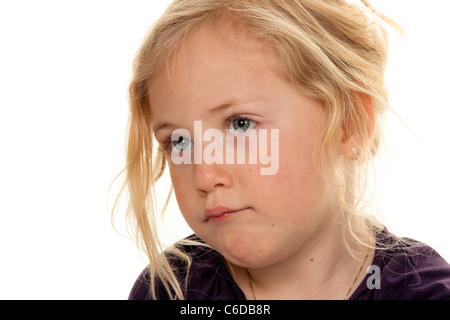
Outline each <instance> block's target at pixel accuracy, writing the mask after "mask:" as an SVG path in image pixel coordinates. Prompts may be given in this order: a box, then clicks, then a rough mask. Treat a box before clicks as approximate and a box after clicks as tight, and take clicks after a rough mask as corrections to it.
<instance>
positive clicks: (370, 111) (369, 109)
mask: <svg viewBox="0 0 450 320" xmlns="http://www.w3.org/2000/svg"><path fill="white" fill-rule="evenodd" d="M354 105H355V107H356V108H360V110H361V111H362V112H357V113H356V114H357V116H356V117H353V118H352V119H345V120H344V121H343V123H342V133H341V146H340V147H341V148H340V151H341V154H342V155H343V156H344V157H346V158H347V159H351V160H353V159H354V154H353V150H352V149H353V148H356V150H357V152H358V154H359V153H360V148H359V147H360V146H361V144H362V143H361V142H362V141H361V133H362V132H359V131H358V130H357V128H358V127H359V125H358V124H356V123H355V121H359V122H361V123H364V128H360V129H359V130H366V133H367V137H370V136H372V133H373V130H374V128H375V115H376V112H375V111H376V110H375V106H374V101H373V98H372V97H371V96H370V95H368V94H365V93H361V92H358V93H356V94H355V95H354Z"/></svg>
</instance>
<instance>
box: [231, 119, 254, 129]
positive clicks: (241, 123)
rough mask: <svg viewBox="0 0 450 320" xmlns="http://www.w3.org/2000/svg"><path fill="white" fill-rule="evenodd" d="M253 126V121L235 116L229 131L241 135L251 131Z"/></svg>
mask: <svg viewBox="0 0 450 320" xmlns="http://www.w3.org/2000/svg"><path fill="white" fill-rule="evenodd" d="M255 125H256V122H255V121H253V120H251V119H249V118H247V117H244V116H237V117H235V118H233V119H231V124H230V127H229V129H230V130H234V131H236V132H238V133H243V132H245V131H247V130H249V129H252V128H253V127H254V126H255Z"/></svg>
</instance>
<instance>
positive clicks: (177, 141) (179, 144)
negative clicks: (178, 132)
mask: <svg viewBox="0 0 450 320" xmlns="http://www.w3.org/2000/svg"><path fill="white" fill-rule="evenodd" d="M172 147H173V148H174V149H175V150H173V149H172V150H173V151H175V152H183V151H184V150H187V149H189V148H191V147H192V141H191V140H190V139H187V138H185V137H183V136H179V137H172Z"/></svg>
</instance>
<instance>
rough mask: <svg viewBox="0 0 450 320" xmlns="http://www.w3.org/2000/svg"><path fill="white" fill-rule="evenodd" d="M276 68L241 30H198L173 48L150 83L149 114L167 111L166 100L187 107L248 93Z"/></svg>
mask: <svg viewBox="0 0 450 320" xmlns="http://www.w3.org/2000/svg"><path fill="white" fill-rule="evenodd" d="M276 65H277V63H276V60H275V59H274V58H273V54H272V51H271V50H270V49H269V48H268V46H266V45H264V44H263V43H262V42H261V41H259V40H258V39H256V38H255V37H252V36H251V35H250V34H249V33H248V32H246V30H245V29H244V27H240V26H233V27H231V26H230V27H228V26H227V25H222V26H221V27H220V28H218V27H217V26H216V27H212V26H205V27H202V28H199V29H198V30H196V31H194V32H193V33H192V34H190V35H189V37H188V38H187V39H186V40H185V41H183V43H182V44H181V45H179V46H178V47H177V50H176V51H174V54H173V55H172V57H171V58H170V60H168V63H167V64H166V66H165V68H161V69H160V71H159V72H158V73H157V74H156V76H155V77H153V78H152V79H150V82H149V94H150V101H151V108H152V112H153V111H154V110H153V109H155V108H158V106H160V105H166V107H167V100H168V99H169V100H176V99H182V103H183V104H191V103H195V102H196V101H191V100H192V99H197V100H211V99H208V98H212V96H214V95H216V96H217V95H218V94H220V93H223V94H224V95H225V94H228V95H233V94H238V93H240V92H242V91H243V90H250V89H251V84H252V82H254V81H256V80H261V79H262V78H264V76H266V77H269V76H273V71H274V70H275V69H276V68H275V66H276ZM252 78H253V79H252ZM217 98H220V97H217ZM223 98H224V97H223ZM162 100H165V101H162ZM172 102H174V101H172ZM177 103H180V101H177ZM213 103H214V102H213Z"/></svg>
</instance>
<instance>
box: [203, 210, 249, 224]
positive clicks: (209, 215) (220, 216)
mask: <svg viewBox="0 0 450 320" xmlns="http://www.w3.org/2000/svg"><path fill="white" fill-rule="evenodd" d="M248 208H249V207H246V208H242V209H231V208H228V207H225V206H217V207H214V208H211V209H206V210H205V221H208V220H210V221H222V220H225V219H227V218H228V217H230V216H231V215H233V214H235V213H238V212H241V211H243V210H245V209H248Z"/></svg>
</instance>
